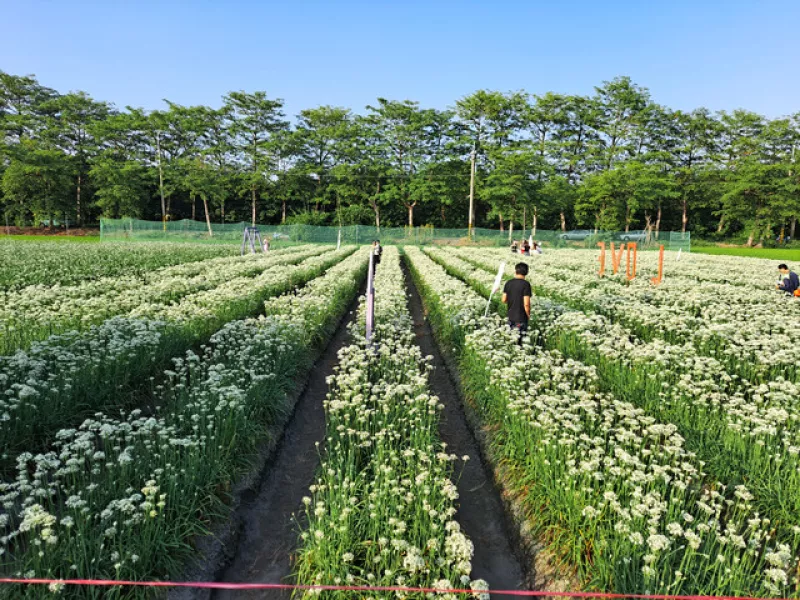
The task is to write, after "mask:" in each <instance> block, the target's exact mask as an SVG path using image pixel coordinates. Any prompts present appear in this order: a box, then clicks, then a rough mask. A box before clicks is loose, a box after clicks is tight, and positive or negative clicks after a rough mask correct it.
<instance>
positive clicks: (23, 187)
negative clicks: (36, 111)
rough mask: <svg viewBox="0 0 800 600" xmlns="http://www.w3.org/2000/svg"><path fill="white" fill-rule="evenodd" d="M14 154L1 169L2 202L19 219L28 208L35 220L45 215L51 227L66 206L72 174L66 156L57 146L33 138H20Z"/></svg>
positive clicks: (43, 217)
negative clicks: (66, 193) (6, 166)
mask: <svg viewBox="0 0 800 600" xmlns="http://www.w3.org/2000/svg"><path fill="white" fill-rule="evenodd" d="M16 154H17V157H16V158H15V159H13V160H12V161H11V163H10V165H9V166H8V168H7V169H6V170H5V172H4V173H3V179H2V190H3V195H4V197H5V202H6V203H7V204H10V205H11V206H12V210H11V212H12V213H16V215H17V219H18V220H20V221H21V220H22V219H24V217H25V215H26V214H27V213H28V212H31V213H32V214H33V216H34V219H35V220H36V221H39V220H41V219H45V218H46V219H48V220H49V222H50V227H52V226H53V217H54V216H55V215H56V214H57V213H60V214H63V212H64V209H65V207H66V195H65V191H66V190H67V189H68V186H69V180H70V174H71V169H70V164H69V162H68V159H67V157H66V156H65V155H64V154H63V153H62V152H61V151H59V150H58V149H55V148H52V147H48V146H46V145H44V144H42V143H41V142H39V141H35V140H23V142H22V143H21V145H20V148H19V151H18V152H17V153H16Z"/></svg>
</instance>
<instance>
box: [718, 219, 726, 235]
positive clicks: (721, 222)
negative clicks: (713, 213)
mask: <svg viewBox="0 0 800 600" xmlns="http://www.w3.org/2000/svg"><path fill="white" fill-rule="evenodd" d="M724 226H725V215H722V216H721V217H720V218H719V225H717V233H722V228H723V227H724Z"/></svg>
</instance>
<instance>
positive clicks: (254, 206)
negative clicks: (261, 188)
mask: <svg viewBox="0 0 800 600" xmlns="http://www.w3.org/2000/svg"><path fill="white" fill-rule="evenodd" d="M250 194H251V196H250V201H251V203H252V207H253V227H255V226H256V188H255V186H253V187H251V188H250Z"/></svg>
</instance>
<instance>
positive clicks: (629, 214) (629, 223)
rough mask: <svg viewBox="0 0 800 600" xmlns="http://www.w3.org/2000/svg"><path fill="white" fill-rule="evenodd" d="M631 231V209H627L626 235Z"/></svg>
mask: <svg viewBox="0 0 800 600" xmlns="http://www.w3.org/2000/svg"><path fill="white" fill-rule="evenodd" d="M630 230H631V209H630V208H626V209H625V233H628V232H629V231H630Z"/></svg>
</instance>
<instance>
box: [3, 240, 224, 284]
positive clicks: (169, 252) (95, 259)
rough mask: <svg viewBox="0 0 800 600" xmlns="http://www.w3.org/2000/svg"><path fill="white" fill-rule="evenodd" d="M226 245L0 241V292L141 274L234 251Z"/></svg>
mask: <svg viewBox="0 0 800 600" xmlns="http://www.w3.org/2000/svg"><path fill="white" fill-rule="evenodd" d="M236 251H237V248H236V247H235V246H232V245H213V244H173V243H164V242H154V243H150V244H63V243H54V242H40V241H36V242H26V243H25V244H20V243H19V242H17V241H3V240H0V265H3V269H2V270H0V290H17V289H20V288H24V287H27V286H29V285H37V284H43V285H47V286H51V285H75V284H78V283H81V282H84V281H89V280H92V279H99V278H101V277H114V276H116V275H124V274H129V273H132V272H133V273H144V272H148V271H153V270H155V269H161V268H163V267H169V266H171V265H177V264H180V263H190V262H195V261H202V260H207V259H211V258H216V257H219V256H231V255H233V254H236Z"/></svg>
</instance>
